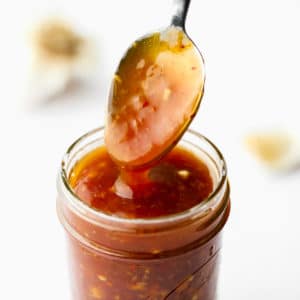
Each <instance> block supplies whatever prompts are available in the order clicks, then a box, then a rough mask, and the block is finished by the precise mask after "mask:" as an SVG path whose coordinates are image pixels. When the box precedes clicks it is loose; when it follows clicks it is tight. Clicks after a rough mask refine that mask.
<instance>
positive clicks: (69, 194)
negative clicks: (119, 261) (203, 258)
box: [57, 127, 227, 226]
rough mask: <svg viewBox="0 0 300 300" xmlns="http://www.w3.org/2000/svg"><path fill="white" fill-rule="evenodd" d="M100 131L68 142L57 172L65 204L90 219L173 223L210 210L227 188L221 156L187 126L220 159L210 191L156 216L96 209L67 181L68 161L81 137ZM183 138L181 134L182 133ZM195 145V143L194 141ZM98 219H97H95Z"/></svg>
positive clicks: (123, 222) (190, 132) (116, 221)
mask: <svg viewBox="0 0 300 300" xmlns="http://www.w3.org/2000/svg"><path fill="white" fill-rule="evenodd" d="M99 132H104V127H99V128H96V129H93V130H91V131H89V132H88V133H86V134H84V135H83V136H81V137H80V138H78V139H77V140H76V141H75V142H74V143H73V144H71V146H70V147H69V148H68V149H67V152H66V153H65V155H64V157H63V160H62V162H61V165H60V170H59V176H58V183H57V184H58V188H60V189H62V192H63V194H64V196H65V197H66V199H67V200H68V204H69V205H70V207H71V208H73V210H74V211H76V212H79V213H80V214H81V215H82V216H83V217H84V216H86V217H87V216H88V218H89V220H91V219H92V220H94V223H99V222H101V221H105V222H112V223H114V224H118V223H119V224H120V225H122V226H124V224H128V225H129V226H130V225H133V226H134V225H143V226H147V225H150V226H151V225H158V224H166V223H173V222H178V221H183V220H191V219H194V218H195V217H196V216H197V217H199V215H206V213H209V212H210V211H211V208H212V207H213V206H214V205H213V204H214V202H217V201H216V199H217V196H218V195H219V194H222V193H221V191H222V190H223V189H225V188H226V186H227V184H226V183H227V166H226V162H225V160H224V157H223V155H222V153H221V152H220V150H219V149H218V148H217V147H216V146H215V145H214V144H213V143H212V142H211V141H210V140H209V139H208V138H206V137H205V136H203V135H201V134H200V133H198V132H197V131H195V130H192V129H188V130H187V132H186V133H189V134H191V135H193V136H194V137H196V138H197V139H198V140H199V139H200V140H202V141H203V142H205V143H206V144H208V145H209V146H210V147H211V148H212V149H213V150H214V151H215V153H216V155H217V157H218V160H219V163H220V170H219V178H218V180H217V182H216V184H215V188H214V190H213V192H212V193H211V194H210V195H209V197H207V198H206V199H205V200H203V201H201V202H200V203H199V204H197V205H195V206H193V207H191V208H189V209H187V210H184V211H182V212H179V213H176V214H170V215H166V216H160V217H155V218H134V219H129V218H125V217H120V216H116V215H109V214H106V213H104V212H102V211H99V210H95V209H93V208H91V207H90V206H88V205H87V204H85V203H84V202H83V201H82V200H81V199H80V198H79V197H78V196H77V195H76V194H75V192H74V191H73V189H72V187H71V186H70V184H69V180H68V170H67V169H68V164H69V161H70V159H72V156H73V153H72V152H73V151H74V150H75V148H76V146H78V145H79V144H80V143H81V142H82V141H84V140H86V139H87V138H89V137H90V136H92V135H94V134H97V133H99ZM183 139H184V135H183ZM195 146H196V145H195ZM97 220H98V222H97Z"/></svg>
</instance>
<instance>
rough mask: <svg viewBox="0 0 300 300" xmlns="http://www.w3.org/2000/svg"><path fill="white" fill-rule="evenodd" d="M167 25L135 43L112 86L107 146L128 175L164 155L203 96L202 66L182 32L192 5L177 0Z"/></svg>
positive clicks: (202, 63) (186, 123)
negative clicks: (129, 172) (169, 22)
mask: <svg viewBox="0 0 300 300" xmlns="http://www.w3.org/2000/svg"><path fill="white" fill-rule="evenodd" d="M174 2H175V14H174V15H173V16H172V21H171V24H170V26H168V27H167V28H165V29H163V30H161V31H158V32H154V33H151V34H148V35H146V36H143V37H141V38H140V39H138V40H136V41H135V42H134V43H133V44H132V45H131V46H130V47H129V48H128V50H127V52H126V53H125V55H124V56H123V58H122V59H121V61H120V64H119V66H118V68H117V71H116V73H115V76H114V79H113V81H112V85H111V91H110V95H109V105H108V116H107V121H106V130H105V143H106V147H107V151H108V153H109V154H110V156H111V157H112V159H113V160H114V161H115V162H116V163H117V164H118V165H119V166H120V167H123V168H126V169H127V170H137V169H144V168H146V167H149V166H151V165H152V164H154V163H155V162H156V161H158V160H159V159H160V158H161V157H162V156H164V155H165V154H167V153H168V152H169V151H170V150H171V149H172V148H173V147H174V146H175V145H176V143H177V142H178V140H179V139H180V137H181V136H182V135H183V133H184V132H185V130H186V129H187V127H188V126H189V124H190V122H191V121H192V119H193V117H194V116H195V114H196V112H197V110H198V108H199V104H200V102H201V99H202V96H203V92H204V79H205V76H204V62H203V58H202V56H201V54H200V51H199V50H198V49H197V47H196V46H195V45H194V43H193V42H192V40H191V39H190V38H189V37H188V35H187V34H186V32H185V19H186V16H187V11H188V7H189V4H190V0H176V1H174Z"/></svg>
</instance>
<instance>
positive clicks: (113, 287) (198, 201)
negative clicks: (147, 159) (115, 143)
mask: <svg viewBox="0 0 300 300" xmlns="http://www.w3.org/2000/svg"><path fill="white" fill-rule="evenodd" d="M122 176H124V174H122V172H120V171H119V169H118V168H117V167H116V165H115V164H114V162H113V161H112V160H111V159H110V158H109V156H108V154H107V152H106V150H105V147H104V145H103V129H100V130H96V131H93V132H91V133H89V134H87V135H85V136H84V137H82V138H80V139H79V140H78V141H77V142H76V143H74V144H73V145H72V146H71V147H70V148H69V150H68V152H67V154H66V156H65V158H64V161H63V164H62V173H61V176H60V177H59V182H58V189H59V197H58V207H57V208H58V214H59V217H60V220H61V222H62V224H63V225H64V227H65V228H66V230H67V232H68V240H69V244H68V245H69V253H70V269H71V283H72V300H95V299H102V300H139V299H141V300H143V299H144V300H145V299H146V300H185V299H186V300H215V299H216V298H215V297H216V286H217V277H218V265H219V263H218V262H219V253H220V251H219V250H220V247H221V232H222V231H221V230H222V228H223V226H224V224H225V223H226V221H227V218H228V215H229V210H230V201H229V187H228V184H227V177H226V166H225V162H224V160H223V157H222V155H221V154H220V152H219V151H218V149H217V148H216V147H215V146H214V145H213V144H212V143H210V142H209V141H208V140H207V139H206V138H204V137H202V136H200V135H198V134H196V133H194V132H190V131H188V132H186V133H185V135H184V136H183V139H181V140H180V142H179V146H178V147H176V148H174V149H173V150H172V151H171V152H170V153H169V154H168V155H166V156H165V157H164V158H163V159H162V160H160V162H159V163H158V164H156V165H154V166H152V167H151V168H150V169H144V170H139V172H138V173H126V174H125V176H126V182H128V183H130V185H129V186H127V185H125V186H124V181H123V180H122ZM128 188H130V190H129V189H128ZM122 195H126V196H127V197H126V198H125V197H122Z"/></svg>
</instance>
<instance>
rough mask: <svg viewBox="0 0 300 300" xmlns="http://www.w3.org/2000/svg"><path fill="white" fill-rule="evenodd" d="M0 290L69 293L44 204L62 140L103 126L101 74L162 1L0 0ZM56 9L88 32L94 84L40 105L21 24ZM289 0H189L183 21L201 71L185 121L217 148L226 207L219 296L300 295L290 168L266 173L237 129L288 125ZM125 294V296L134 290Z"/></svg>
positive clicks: (298, 28)
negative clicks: (198, 99)
mask: <svg viewBox="0 0 300 300" xmlns="http://www.w3.org/2000/svg"><path fill="white" fill-rule="evenodd" d="M1 4H2V5H1V10H0V37H1V40H0V46H1V47H0V78H1V81H0V82H1V84H0V98H1V99H0V134H1V135H0V138H1V142H0V143H1V144H0V145H1V147H0V149H1V150H0V151H1V156H0V193H1V198H0V199H1V203H0V234H1V235H0V238H1V239H0V299H1V300H10V299H14V300H20V299H26V300H27V299H28V300H41V299H43V300H48V299H49V300H50V299H51V300H53V299H57V300H69V287H68V273H67V266H66V251H65V250H66V249H65V241H64V232H63V230H62V227H61V225H60V224H59V222H58V220H57V217H56V211H55V198H56V183H55V180H56V174H57V170H58V166H59V162H60V159H61V157H62V154H63V153H64V151H65V149H66V147H67V146H68V145H69V144H70V143H71V142H73V140H74V139H75V138H77V137H79V136H80V135H81V134H83V133H85V132H86V131H88V130H90V129H93V128H95V127H98V126H100V125H102V124H103V122H104V121H103V116H104V112H105V104H106V98H107V93H108V87H109V83H110V78H111V76H112V74H113V69H114V67H115V66H116V64H117V62H118V60H119V58H120V56H121V55H122V53H123V52H124V50H125V49H126V47H127V46H128V45H129V43H130V42H131V41H133V40H134V39H135V38H136V37H138V36H140V35H142V34H144V33H146V32H148V31H149V30H151V29H155V28H158V27H161V26H162V25H164V24H167V21H168V20H169V1H167V0H165V1H158V0H156V1H154V0H152V1H145V0H135V1H133V0H127V1H121V0H118V1H117V0H110V1H99V0H98V1H94V0H89V1H81V0H72V1H71V0H70V1H67V0H56V1H45V0H36V1H33V0H27V1H17V0H11V1H1ZM48 14H54V15H56V14H61V15H62V16H65V17H67V18H68V19H69V20H71V21H72V22H75V23H76V24H77V25H78V26H80V27H81V28H82V29H83V30H84V31H86V32H88V33H89V34H90V35H92V36H94V37H95V39H97V40H98V42H99V48H100V51H99V56H100V59H101V62H102V64H101V66H100V67H99V76H98V79H97V84H95V83H93V84H91V85H90V86H87V87H85V88H82V89H80V90H76V91H73V92H70V93H68V94H66V95H63V96H61V97H59V98H58V99H56V100H53V101H50V102H46V103H44V104H33V103H32V101H31V99H28V98H29V97H26V93H25V90H26V80H27V78H26V76H27V75H26V74H27V71H28V70H27V65H28V56H27V55H28V51H27V50H26V46H25V37H26V31H27V29H29V27H30V25H31V23H33V22H34V21H35V20H38V19H39V18H40V17H43V16H45V15H48ZM299 14H300V2H299V1H298V0H252V1H245V0H227V1H213V0H206V1H205V0H202V1H200V0H193V1H192V5H191V7H190V14H189V18H188V21H187V30H188V32H189V33H190V36H191V37H192V38H193V39H194V41H195V42H196V43H197V45H198V46H199V48H200V49H201V51H202V53H203V55H204V57H205V61H206V71H207V82H206V93H205V96H204V99H203V103H202V105H201V108H200V111H199V114H198V115H197V117H196V120H195V121H194V122H193V125H192V127H193V128H195V129H197V130H198V131H200V132H202V133H203V134H205V135H206V136H208V137H209V138H210V139H211V140H212V141H214V142H215V143H216V144H217V145H218V146H219V148H220V149H221V151H222V152H223V154H224V155H225V157H226V159H227V163H228V168H229V177H230V181H231V188H232V194H231V195H232V196H231V198H232V212H231V216H230V221H229V222H228V224H227V226H226V229H225V235H224V247H223V260H222V268H221V274H220V300H248V299H249V300H253V299H256V300H266V299H271V300H282V299H288V300H299V299H300V240H299V239H300V218H299V215H300V172H294V173H291V174H286V175H274V174H272V173H270V172H268V171H267V170H265V169H264V168H262V167H261V166H260V165H258V164H256V162H255V161H254V160H253V158H252V157H251V156H249V155H248V153H247V152H246V151H245V149H244V147H243V144H242V139H243V137H244V136H245V135H246V134H247V133H248V132H251V130H254V129H256V128H258V129H264V128H267V127H268V128H269V127H271V128H272V127H274V126H275V127H279V128H287V129H288V130H292V131H293V132H297V131H298V132H299V138H300V130H299V129H300V119H299V115H300V108H299V100H300V97H299V96H300V89H299V79H300V78H299V73H300V72H299V70H300V43H299V37H300V18H299ZM133 300H134V299H133Z"/></svg>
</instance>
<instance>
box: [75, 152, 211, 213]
mask: <svg viewBox="0 0 300 300" xmlns="http://www.w3.org/2000/svg"><path fill="white" fill-rule="evenodd" d="M125 182H126V184H125ZM70 185H71V186H72V187H73V189H74V192H75V193H76V194H77V195H78V197H79V198H80V199H81V200H82V201H83V202H85V203H86V204H87V205H89V206H90V207H92V208H94V209H96V210H99V211H102V212H104V213H106V214H110V215H117V216H120V217H125V218H155V217H160V216H165V215H170V214H176V213H179V212H183V211H185V210H187V209H189V208H191V207H194V206H195V205H197V204H199V203H200V202H201V201H203V200H204V199H207V197H208V196H209V195H210V193H211V192H212V190H213V180H212V178H211V176H210V172H209V170H208V167H207V166H206V165H205V164H204V163H203V162H202V161H201V160H200V159H199V158H197V157H195V155H194V154H192V153H191V152H188V151H187V150H185V149H183V148H181V147H176V148H175V149H173V150H172V151H171V152H170V153H169V154H167V155H166V156H165V157H164V158H163V159H162V160H161V161H160V162H159V163H157V164H156V165H155V166H154V167H152V168H150V169H146V170H143V171H139V172H131V173H128V172H127V173H122V172H120V171H119V168H118V166H117V165H116V164H115V163H114V162H113V161H112V160H111V159H110V156H109V155H108V153H107V151H106V148H105V147H101V148H98V149H96V150H93V151H92V152H90V153H89V154H87V155H86V156H85V157H84V158H82V159H81V160H80V161H79V162H78V163H77V164H76V165H75V167H74V168H73V170H72V172H71V174H70Z"/></svg>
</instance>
